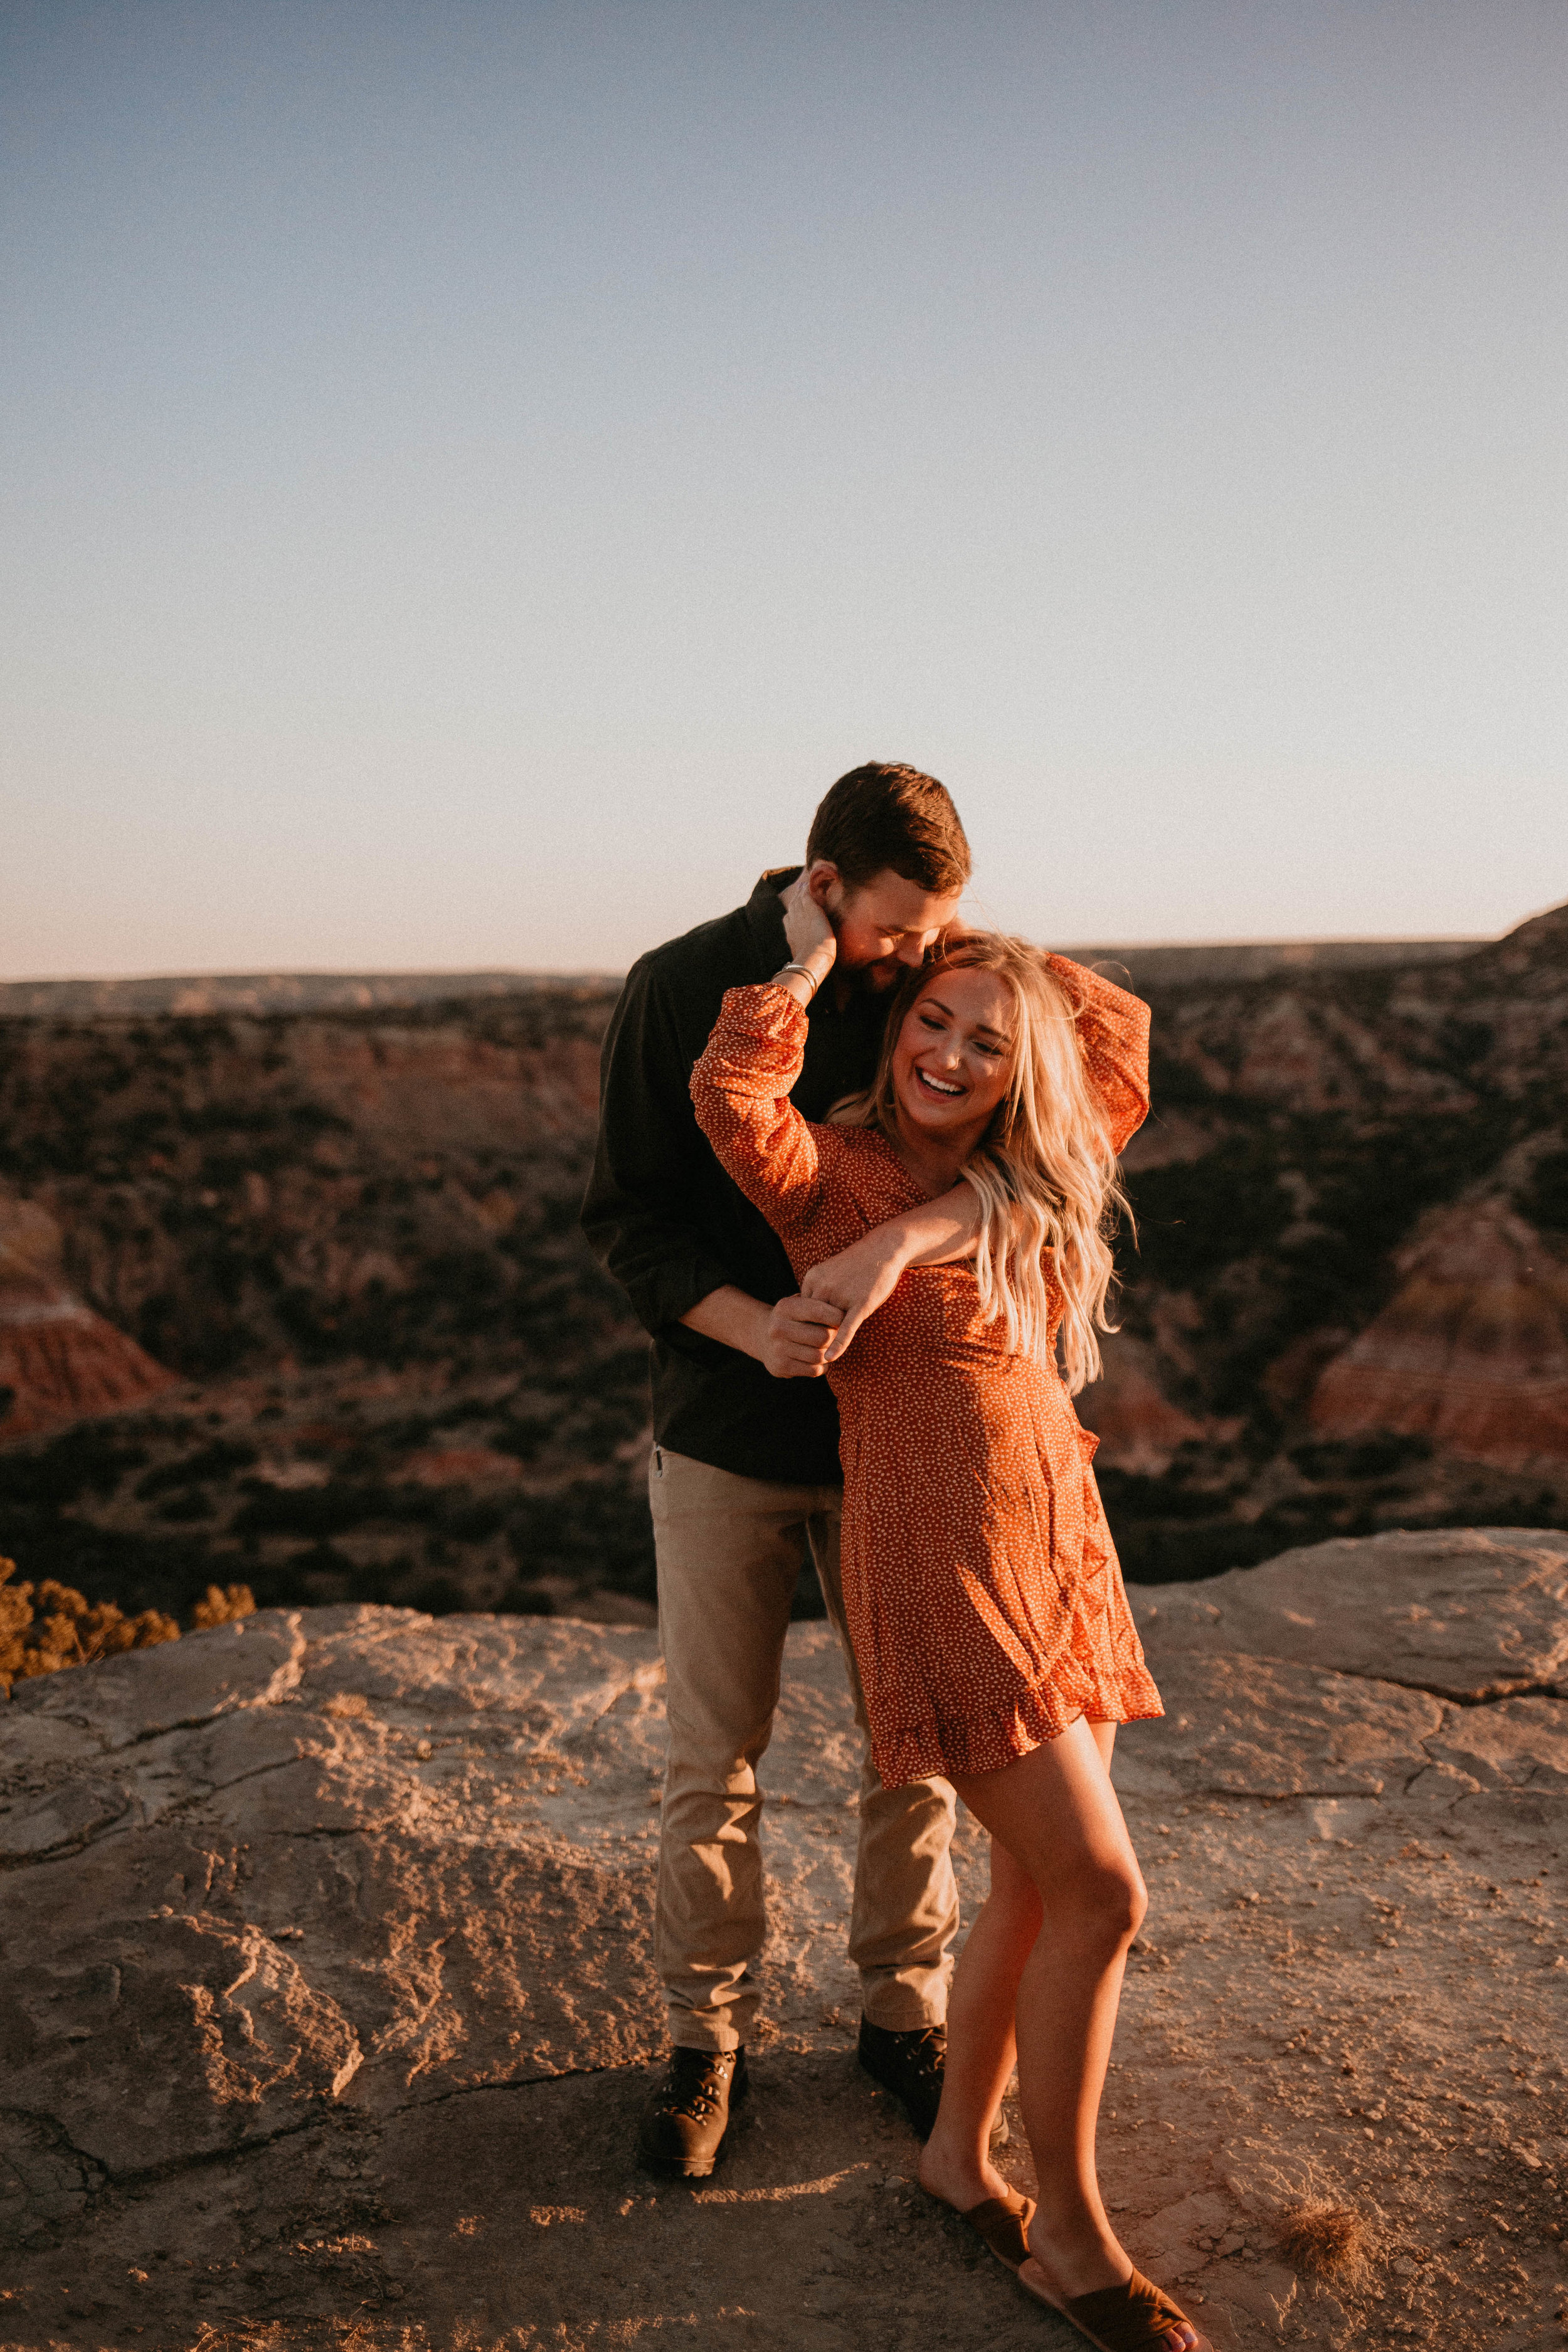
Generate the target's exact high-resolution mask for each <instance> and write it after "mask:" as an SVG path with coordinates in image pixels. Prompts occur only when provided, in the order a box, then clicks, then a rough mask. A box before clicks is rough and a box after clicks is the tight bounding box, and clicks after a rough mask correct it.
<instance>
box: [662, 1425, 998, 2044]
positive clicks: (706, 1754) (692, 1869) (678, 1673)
mask: <svg viewBox="0 0 1568 2352" xmlns="http://www.w3.org/2000/svg"><path fill="white" fill-rule="evenodd" d="M648 1495H649V1499H650V1501H651V1503H652V1506H653V1528H654V1541H655V1545H656V1548H657V1551H658V1622H659V1631H660V1635H661V1639H662V1643H663V1649H664V1657H665V1665H666V1669H667V1672H668V1678H669V1679H668V1700H669V1761H668V1769H667V1772H666V1778H665V1787H664V1820H663V1827H662V1832H661V1835H660V1840H659V1850H658V1920H657V1926H656V1929H655V1941H654V1959H655V1965H656V1967H657V1968H658V1972H659V1975H660V1977H661V1978H662V1979H663V1980H664V1984H665V1988H666V1990H667V1991H668V1998H669V2032H670V2039H671V2040H672V2041H673V2042H675V2043H676V2044H677V2045H678V2046H679V2047H684V2048H686V2049H689V2050H733V2049H734V2048H736V2046H737V2045H738V2044H739V2043H741V2042H744V2041H745V2039H746V2035H747V2032H748V2030H749V2028H750V2025H751V2022H752V2017H753V2015H754V2013H755V2011H756V2005H757V1986H756V1980H755V1979H754V1978H753V1976H752V1963H753V1962H754V1961H755V1959H756V1958H757V1956H758V1954H759V1953H760V1952H761V1950H762V1948H763V1938H764V1937H765V1935H766V1932H767V1921H766V1916H765V1912H764V1907H763V1854H762V1845H761V1843H760V1840H759V1838H758V1834H757V1832H758V1823H759V1820H760V1817H761V1814H762V1808H763V1800H762V1796H761V1793H760V1791H759V1790H758V1788H757V1772H756V1768H757V1764H758V1761H759V1759H761V1757H762V1755H763V1750H764V1749H765V1748H766V1747H767V1744H768V1741H769V1739H770V1738H771V1737H772V1736H773V1710H774V1708H775V1707H776V1706H777V1705H778V1696H779V1676H780V1670H781V1667H782V1664H783V1660H784V1635H785V1633H786V1632H787V1631H788V1628H789V1612H790V1602H791V1601H792V1600H793V1598H794V1596H795V1579H796V1578H797V1576H798V1575H799V1573H800V1570H801V1566H802V1563H803V1561H804V1559H805V1549H806V1547H807V1545H809V1546H810V1549H811V1556H812V1558H813V1559H814V1560H815V1561H816V1573H817V1577H818V1579H819V1580H820V1582H821V1585H822V1593H823V1598H824V1600H825V1601H826V1603H827V1613H828V1615H829V1617H830V1618H831V1619H832V1621H833V1625H834V1629H835V1631H836V1632H837V1635H838V1640H839V1643H840V1646H841V1647H842V1649H843V1652H844V1657H845V1663H846V1664H847V1668H848V1673H849V1685H850V1689H851V1691H852V1692H853V1694H854V1699H855V1717H856V1720H857V1722H858V1724H859V1726H860V1730H861V1734H862V1737H864V1736H865V1734H866V1729H867V1724H866V1702H865V1699H864V1697H863V1696H862V1695H861V1690H860V1677H859V1675H858V1673H857V1671H856V1667H855V1658H854V1653H853V1652H852V1650H851V1649H850V1646H849V1640H848V1636H847V1633H846V1632H845V1628H844V1601H843V1593H842V1589H841V1587H840V1583H839V1571H838V1522H839V1513H840V1508H841V1506H842V1502H843V1490H842V1488H841V1487H838V1486H774V1485H773V1484H772V1483H771V1482H770V1481H768V1480H766V1479H762V1478H739V1477H737V1476H735V1475H734V1474H733V1472H731V1471H729V1470H715V1469H712V1468H711V1467H710V1465H708V1464H707V1463H705V1462H693V1461H692V1460H691V1459H690V1458H689V1455H687V1454H672V1453H671V1452H670V1451H669V1449H668V1447H658V1446H656V1447H655V1449H654V1454H653V1459H652V1462H651V1463H650V1465H649V1470H648ZM954 1812H955V1801H954V1798H953V1792H952V1789H951V1788H950V1787H949V1785H948V1783H947V1782H946V1781H945V1780H916V1781H914V1782H912V1783H910V1785H909V1786H907V1787H905V1788H902V1789H884V1788H883V1786H882V1783H881V1781H880V1780H879V1777H878V1774H877V1771H876V1768H875V1767H874V1766H873V1764H872V1762H871V1760H870V1752H869V1745H868V1748H867V1752H866V1760H865V1764H864V1768H863V1769H862V1772H861V1776H860V1827H859V1841H858V1848H857V1852H856V1858H855V1901H854V1907H853V1910H852V1912H851V1915H850V1924H849V1957H850V1958H851V1959H852V1960H853V1961H854V1963H855V1965H856V1966H857V1967H858V1969H859V1970H860V1977H861V1986H862V2000H863V2004H864V2008H865V2013H866V2015H867V2016H868V2018H869V2019H870V2021H871V2022H872V2023H873V2024H874V2025H881V2026H886V2027H888V2028H889V2029H891V2030H892V2031H895V2032H902V2031H908V2030H909V2029H910V2028H913V2027H918V2026H922V2025H935V2024H940V2023H941V2021H942V2016H943V2014H944V2011H945V2008H946V2000H947V1970H946V1955H947V1950H948V1947H949V1945H950V1944H951V1943H952V1938H953V1937H954V1935H955V1934H956V1932H957V1928H958V1892H957V1889H956V1887H955V1885H954V1884H953V1877H952V1863H951V1862H950V1860H949V1858H948V1841H949V1839H950V1838H951V1837H952V1826H953V1819H954Z"/></svg>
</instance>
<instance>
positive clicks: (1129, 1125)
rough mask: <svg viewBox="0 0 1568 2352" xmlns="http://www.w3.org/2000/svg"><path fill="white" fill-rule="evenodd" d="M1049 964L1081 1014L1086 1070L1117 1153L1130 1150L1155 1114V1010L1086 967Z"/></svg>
mask: <svg viewBox="0 0 1568 2352" xmlns="http://www.w3.org/2000/svg"><path fill="white" fill-rule="evenodd" d="M1046 961H1047V963H1048V964H1049V965H1050V968H1051V970H1052V971H1053V972H1054V973H1055V974H1056V976H1057V978H1058V980H1059V981H1060V982H1062V984H1063V986H1064V987H1065V988H1066V990H1067V992H1068V995H1069V996H1070V997H1071V998H1072V1001H1073V1004H1074V1006H1075V1008H1076V1010H1077V1015H1078V1036H1079V1045H1080V1046H1081V1047H1082V1049H1083V1059H1084V1066H1085V1068H1086V1069H1087V1071H1088V1073H1089V1085H1090V1086H1091V1087H1093V1088H1094V1091H1095V1093H1096V1095H1097V1096H1098V1097H1099V1098H1100V1108H1101V1109H1102V1110H1103V1111H1104V1113H1105V1118H1106V1125H1107V1127H1108V1129H1109V1130H1110V1144H1111V1149H1112V1150H1114V1151H1118V1152H1120V1151H1124V1150H1126V1148H1127V1146H1128V1144H1129V1143H1130V1142H1131V1139H1132V1138H1133V1136H1134V1135H1136V1134H1137V1132H1138V1129H1140V1128H1141V1127H1142V1124H1143V1121H1144V1120H1145V1119H1146V1118H1148V1116H1149V1007H1148V1006H1147V1005H1146V1004H1145V1003H1144V1002H1143V1000H1142V997H1139V996H1133V995H1131V994H1130V993H1129V992H1128V991H1127V990H1126V989H1124V988H1117V987H1115V986H1114V985H1113V984H1112V982H1110V981H1109V980H1102V979H1101V978H1100V974H1099V972H1097V971H1089V969H1088V967H1087V966H1086V965H1084V964H1081V963H1073V962H1071V961H1069V960H1068V957H1066V956H1059V955H1054V956H1047V959H1046Z"/></svg>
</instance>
